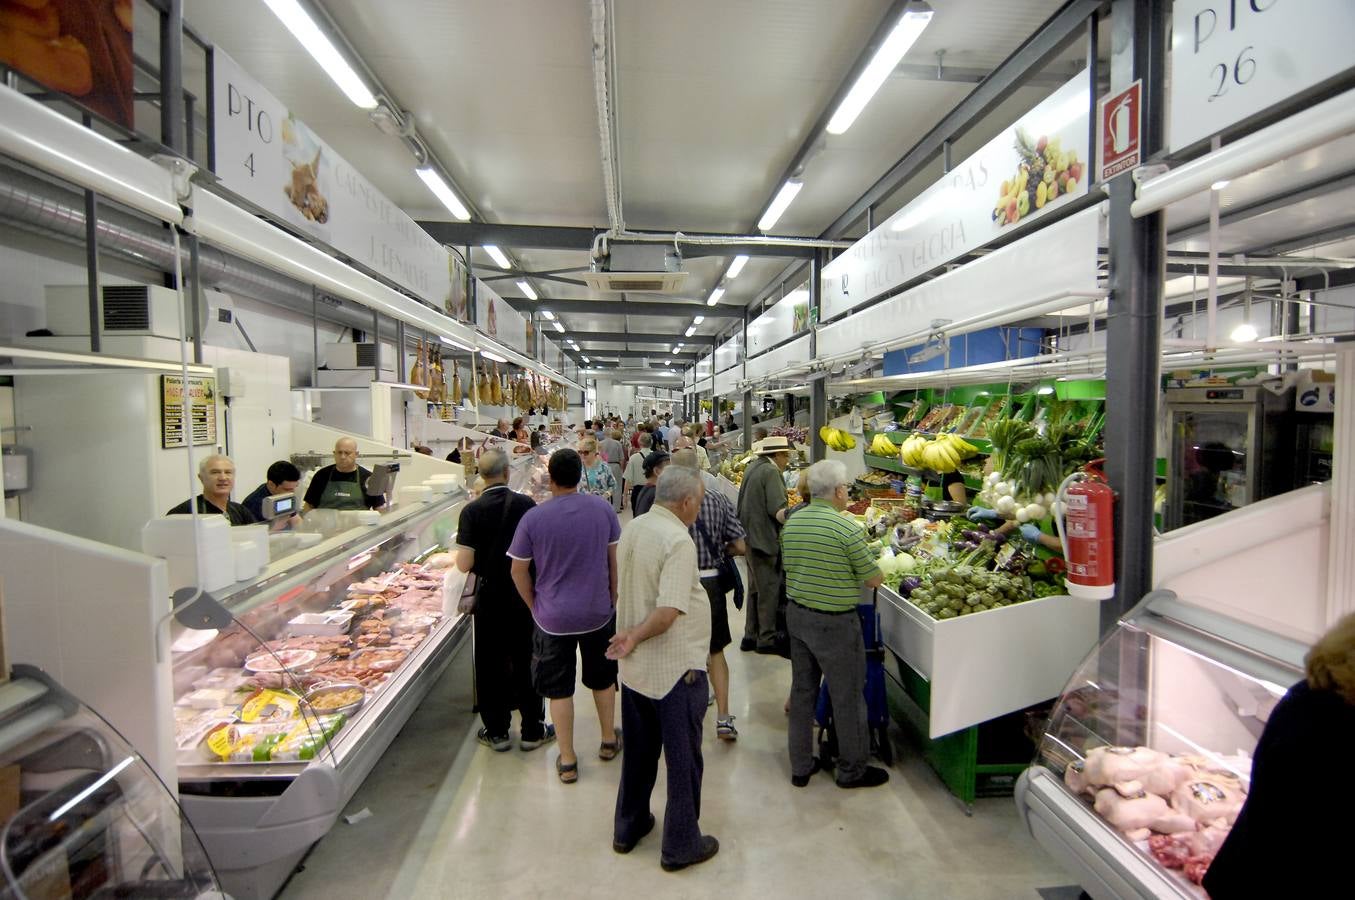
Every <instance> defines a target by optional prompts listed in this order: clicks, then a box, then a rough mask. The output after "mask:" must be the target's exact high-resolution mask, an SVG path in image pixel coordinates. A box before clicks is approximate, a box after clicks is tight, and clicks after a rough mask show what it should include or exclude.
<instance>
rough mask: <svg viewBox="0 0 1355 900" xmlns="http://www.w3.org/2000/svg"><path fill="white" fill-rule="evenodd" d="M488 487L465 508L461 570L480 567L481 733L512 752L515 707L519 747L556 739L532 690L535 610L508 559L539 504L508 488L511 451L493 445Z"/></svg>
mask: <svg viewBox="0 0 1355 900" xmlns="http://www.w3.org/2000/svg"><path fill="white" fill-rule="evenodd" d="M480 478H481V479H483V480H484V483H485V488H484V490H483V491H482V492H481V493H480V495H479V497H477V498H476V499H475V500H474V501H472V502H471V503H468V504H467V505H466V506H465V507H464V508H462V510H461V517H460V520H459V521H458V523H457V528H456V545H457V546H456V567H457V568H458V569H460V570H461V571H462V572H474V573H475V575H476V578H477V582H476V589H475V611H474V613H473V615H474V617H475V696H476V705H477V706H478V707H479V708H480V720H481V721H482V722H483V723H484V727H483V728H481V729H480V731H479V733H478V734H477V735H476V738H477V739H478V740H479V741H480V743H482V744H484V745H485V746H487V747H490V748H491V749H493V750H495V751H496V752H499V753H503V752H504V751H507V750H510V749H512V746H513V739H512V737H511V736H510V735H509V733H508V726H509V725H510V723H511V721H512V711H513V710H514V709H516V710H517V711H518V714H519V715H520V716H521V722H520V723H519V730H518V739H519V743H518V746H519V747H521V748H522V749H523V750H535V749H536V748H537V747H540V746H541V745H542V744H543V743H545V742H546V741H548V740H550V739H552V738H554V736H555V730H554V729H553V728H551V727H549V726H547V725H545V724H544V722H545V710H544V708H543V705H542V702H541V695H540V694H538V693H537V692H536V689H535V688H533V687H532V671H531V665H532V611H531V610H529V609H528V608H527V605H526V604H525V603H523V602H522V597H520V596H519V595H518V591H517V587H516V586H514V584H513V576H512V572H511V568H510V564H509V560H508V555H507V553H508V545H509V543H510V542H511V541H512V540H513V533H514V532H515V531H517V527H518V522H520V521H522V517H523V516H525V515H526V514H527V511H528V510H530V509H532V508H533V507H534V506H536V504H535V503H534V502H532V499H531V498H530V497H528V496H526V495H525V494H519V493H517V492H516V491H513V490H511V489H510V488H509V487H508V456H507V454H505V453H504V452H503V451H502V450H487V451H485V453H484V455H482V456H481V457H480Z"/></svg>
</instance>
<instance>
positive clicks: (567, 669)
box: [532, 617, 616, 700]
mask: <svg viewBox="0 0 1355 900" xmlns="http://www.w3.org/2000/svg"><path fill="white" fill-rule="evenodd" d="M614 634H616V619H615V617H613V618H612V619H611V620H610V621H608V622H607V624H606V625H603V626H602V627H601V628H599V629H597V630H596V631H589V632H585V633H583V634H549V633H547V632H545V631H542V630H541V626H539V625H538V626H536V630H535V633H534V634H533V635H532V687H533V688H535V689H536V692H537V693H538V694H540V695H541V696H542V697H545V698H546V699H547V700H563V699H564V698H566V697H573V696H574V671H575V670H574V653H575V648H578V654H579V656H581V657H582V658H583V686H584V687H586V688H588V689H589V690H590V691H602V690H606V689H607V688H609V687H615V686H616V660H614V659H608V658H607V645H608V644H609V643H610V642H611V640H612V635H614Z"/></svg>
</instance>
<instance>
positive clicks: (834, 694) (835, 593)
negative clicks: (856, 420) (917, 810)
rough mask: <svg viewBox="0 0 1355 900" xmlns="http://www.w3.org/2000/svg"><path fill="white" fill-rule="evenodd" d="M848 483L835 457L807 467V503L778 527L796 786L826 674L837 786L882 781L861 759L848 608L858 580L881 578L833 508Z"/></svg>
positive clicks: (807, 768) (852, 621)
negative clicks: (836, 750) (782, 557)
mask: <svg viewBox="0 0 1355 900" xmlns="http://www.w3.org/2000/svg"><path fill="white" fill-rule="evenodd" d="M849 484H850V481H849V479H848V476H847V467H846V466H844V465H843V464H842V463H840V462H838V461H837V460H824V461H822V462H817V463H815V464H814V465H812V466H810V467H809V495H810V501H809V505H808V506H807V507H805V508H804V509H803V510H800V511H799V512H797V513H796V514H795V516H794V517H792V518H791V519H790V520H788V521H787V522H786V527H785V530H784V531H782V532H781V546H782V551H783V553H784V554H785V564H786V594H787V596H788V597H789V599H790V607H789V609H787V611H786V626H787V630H788V631H789V632H790V671H791V676H790V677H791V687H790V725H789V729H788V743H789V749H790V774H791V783H792V784H794V785H795V786H796V787H804V786H805V785H807V784H809V779H810V776H812V775H813V774H814V773H815V772H816V771H818V767H819V763H818V760H817V759H815V758H814V750H813V746H814V736H813V728H814V706H815V704H816V702H817V700H818V696H819V681H820V679H823V678H826V679H827V681H828V696H829V699H830V700H832V703H833V721H834V723H835V725H836V728H837V736H838V746H839V753H840V755H839V757H838V765H837V784H838V787H844V788H855V787H876V786H878V785H881V784H884V783H885V782H886V781H888V780H889V773H888V772H887V771H885V770H884V769H881V768H878V767H876V766H869V765H867V764H866V763H867V760H868V759H869V757H870V737H869V732H868V730H867V723H866V699H865V687H866V648H865V644H864V642H863V640H862V636H861V619H860V618H859V617H858V616H857V614H856V605H857V603H858V602H859V601H860V599H861V588H862V586H865V587H871V588H873V587H879V586H880V584H881V583H883V581H884V579H883V577H882V576H881V574H880V570H879V568H878V567H876V565H875V557H874V555H873V554H872V553H871V552H870V550H869V548H868V547H867V546H866V537H865V533H864V532H863V531H862V530H861V527H860V526H859V525H857V524H856V522H853V521H849V520H848V519H846V518H844V517H843V516H842V515H841V513H842V510H844V509H846V508H847V503H848V497H847V488H848V485H849Z"/></svg>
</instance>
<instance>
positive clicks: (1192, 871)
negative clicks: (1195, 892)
mask: <svg viewBox="0 0 1355 900" xmlns="http://www.w3.org/2000/svg"><path fill="white" fill-rule="evenodd" d="M1213 861H1214V854H1212V853H1210V854H1207V855H1204V856H1192V857H1191V858H1190V859H1188V860H1186V864H1185V865H1184V866H1182V867H1181V868H1182V870H1183V871H1184V872H1185V873H1186V877H1187V878H1189V879H1190V880H1191V881H1192V882H1193V883H1195V884H1199V883H1200V882H1202V881H1204V873H1206V872H1208V871H1209V865H1210V863H1212V862H1213Z"/></svg>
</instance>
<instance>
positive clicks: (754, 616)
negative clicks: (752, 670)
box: [743, 550, 785, 649]
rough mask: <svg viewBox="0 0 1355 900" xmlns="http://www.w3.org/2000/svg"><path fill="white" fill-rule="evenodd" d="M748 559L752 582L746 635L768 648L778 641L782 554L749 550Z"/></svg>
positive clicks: (746, 615)
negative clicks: (777, 613)
mask: <svg viewBox="0 0 1355 900" xmlns="http://www.w3.org/2000/svg"><path fill="white" fill-rule="evenodd" d="M745 560H746V561H747V563H748V580H749V581H750V582H751V584H750V590H749V593H748V602H747V603H746V604H745V605H744V620H743V636H744V637H745V638H748V639H749V640H752V641H756V642H757V645H758V646H759V647H762V648H764V649H765V648H767V647H772V646H774V645H775V644H776V607H777V605H778V604H780V602H781V584H782V580H783V579H784V578H785V572H784V571H783V570H782V569H781V554H779V553H778V554H775V555H770V556H769V555H768V554H766V553H762V552H760V551H757V550H749V552H748V556H747V557H745Z"/></svg>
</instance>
